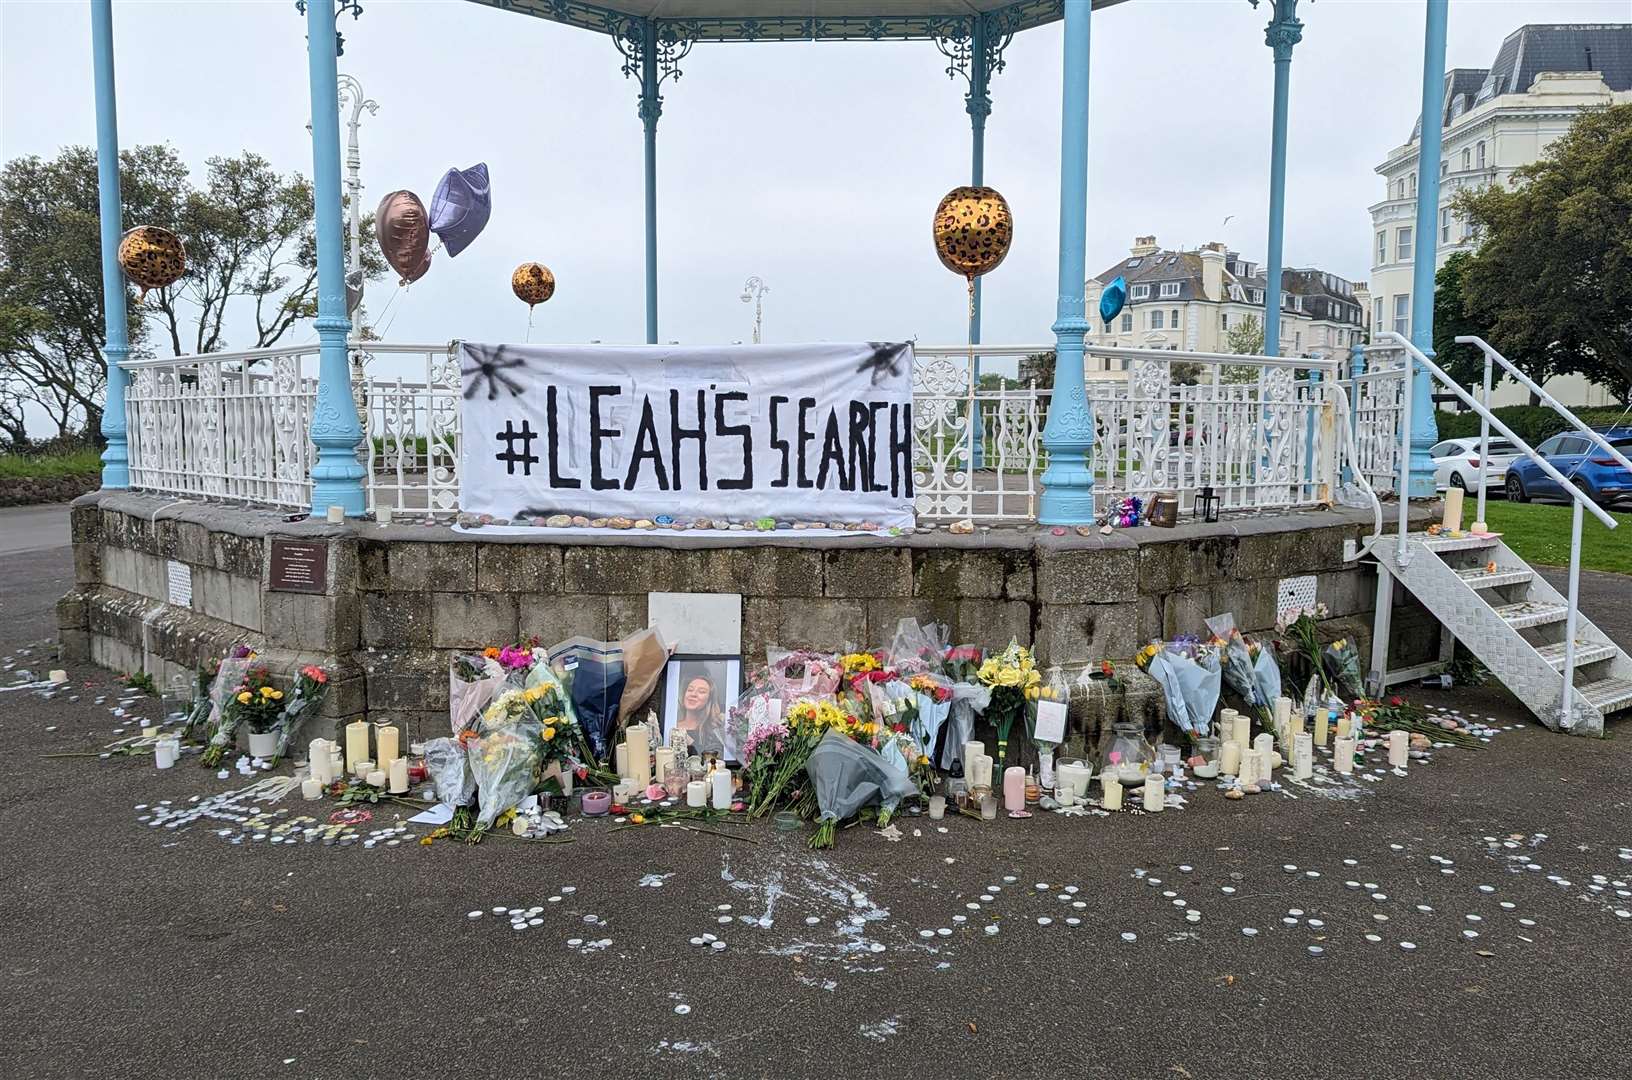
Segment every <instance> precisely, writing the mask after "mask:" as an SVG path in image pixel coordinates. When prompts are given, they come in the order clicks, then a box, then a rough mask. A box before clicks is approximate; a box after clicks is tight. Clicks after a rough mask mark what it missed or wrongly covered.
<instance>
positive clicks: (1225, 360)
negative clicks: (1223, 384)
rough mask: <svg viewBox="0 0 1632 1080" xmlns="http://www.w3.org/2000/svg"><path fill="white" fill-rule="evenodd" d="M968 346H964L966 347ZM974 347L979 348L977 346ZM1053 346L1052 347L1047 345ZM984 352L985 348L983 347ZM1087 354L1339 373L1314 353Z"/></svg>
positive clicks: (1102, 349)
mask: <svg viewBox="0 0 1632 1080" xmlns="http://www.w3.org/2000/svg"><path fill="white" fill-rule="evenodd" d="M965 348H967V346H965ZM976 348H981V347H980V346H976ZM1049 348H1051V349H1052V348H1053V346H1052V345H1051V346H1049ZM982 351H984V349H982ZM1082 351H1083V352H1084V353H1085V354H1087V355H1090V356H1114V357H1116V358H1118V359H1126V360H1158V361H1162V362H1165V363H1169V364H1175V363H1182V364H1236V365H1244V366H1247V367H1264V368H1308V369H1310V370H1312V371H1320V372H1331V373H1333V374H1334V375H1335V374H1338V373H1339V372H1338V369H1339V366H1340V364H1341V361H1338V360H1324V359H1321V358H1319V357H1314V356H1262V355H1259V354H1257V353H1215V352H1191V351H1188V350H1183V351H1181V350H1175V349H1140V348H1136V347H1133V346H1127V347H1124V346H1119V345H1086V346H1084V347H1083V350H1082Z"/></svg>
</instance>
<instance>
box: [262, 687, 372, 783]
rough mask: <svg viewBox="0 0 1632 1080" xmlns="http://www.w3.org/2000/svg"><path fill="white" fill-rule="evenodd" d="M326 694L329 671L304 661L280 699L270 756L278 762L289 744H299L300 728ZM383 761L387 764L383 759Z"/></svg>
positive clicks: (315, 710)
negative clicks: (274, 743)
mask: <svg viewBox="0 0 1632 1080" xmlns="http://www.w3.org/2000/svg"><path fill="white" fill-rule="evenodd" d="M328 693H329V673H328V672H327V671H324V670H323V669H322V668H320V667H318V666H317V665H316V664H307V665H306V666H305V667H303V668H301V669H300V675H299V676H298V677H296V679H295V686H294V689H292V690H290V691H289V695H288V697H287V698H286V699H285V700H284V701H283V712H282V714H281V715H279V717H278V719H277V722H276V723H275V724H273V725H272V730H273V731H275V732H277V735H278V748H277V749H276V750H275V751H273V754H272V759H273V761H274V762H276V761H278V760H279V759H281V758H282V757H283V755H285V754H287V753H288V752H289V748H290V747H291V746H299V745H300V742H301V739H300V735H301V729H302V728H304V727H305V726H306V721H308V720H310V719H311V718H312V716H313V715H315V714H316V713H317V710H318V708H319V707H321V706H322V704H323V699H324V698H325V697H327V696H328ZM382 764H389V762H383V763H382Z"/></svg>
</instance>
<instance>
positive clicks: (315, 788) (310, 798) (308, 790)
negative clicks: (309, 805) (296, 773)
mask: <svg viewBox="0 0 1632 1080" xmlns="http://www.w3.org/2000/svg"><path fill="white" fill-rule="evenodd" d="M300 797H301V798H303V799H305V800H306V801H307V802H316V801H317V800H318V799H321V798H322V797H323V785H322V784H320V783H318V782H317V780H316V779H315V778H314V777H307V778H306V779H304V780H302V781H301V782H300Z"/></svg>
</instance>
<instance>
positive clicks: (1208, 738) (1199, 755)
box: [1191, 735, 1222, 780]
mask: <svg viewBox="0 0 1632 1080" xmlns="http://www.w3.org/2000/svg"><path fill="white" fill-rule="evenodd" d="M1221 746H1222V744H1221V743H1220V742H1219V740H1218V736H1217V735H1197V736H1196V747H1195V749H1196V753H1195V757H1196V759H1198V760H1197V761H1196V763H1195V764H1194V765H1193V766H1192V769H1191V771H1192V772H1194V773H1195V774H1196V775H1197V776H1198V777H1200V778H1201V779H1203V780H1211V779H1213V778H1214V777H1215V776H1217V775H1218V767H1219V756H1220V754H1221V752H1222V751H1221V749H1220V747H1221Z"/></svg>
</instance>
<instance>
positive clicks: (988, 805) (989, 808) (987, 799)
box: [980, 795, 997, 821]
mask: <svg viewBox="0 0 1632 1080" xmlns="http://www.w3.org/2000/svg"><path fill="white" fill-rule="evenodd" d="M980 818H981V820H982V821H996V820H997V799H996V798H995V797H993V796H991V795H982V796H981V797H980Z"/></svg>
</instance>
